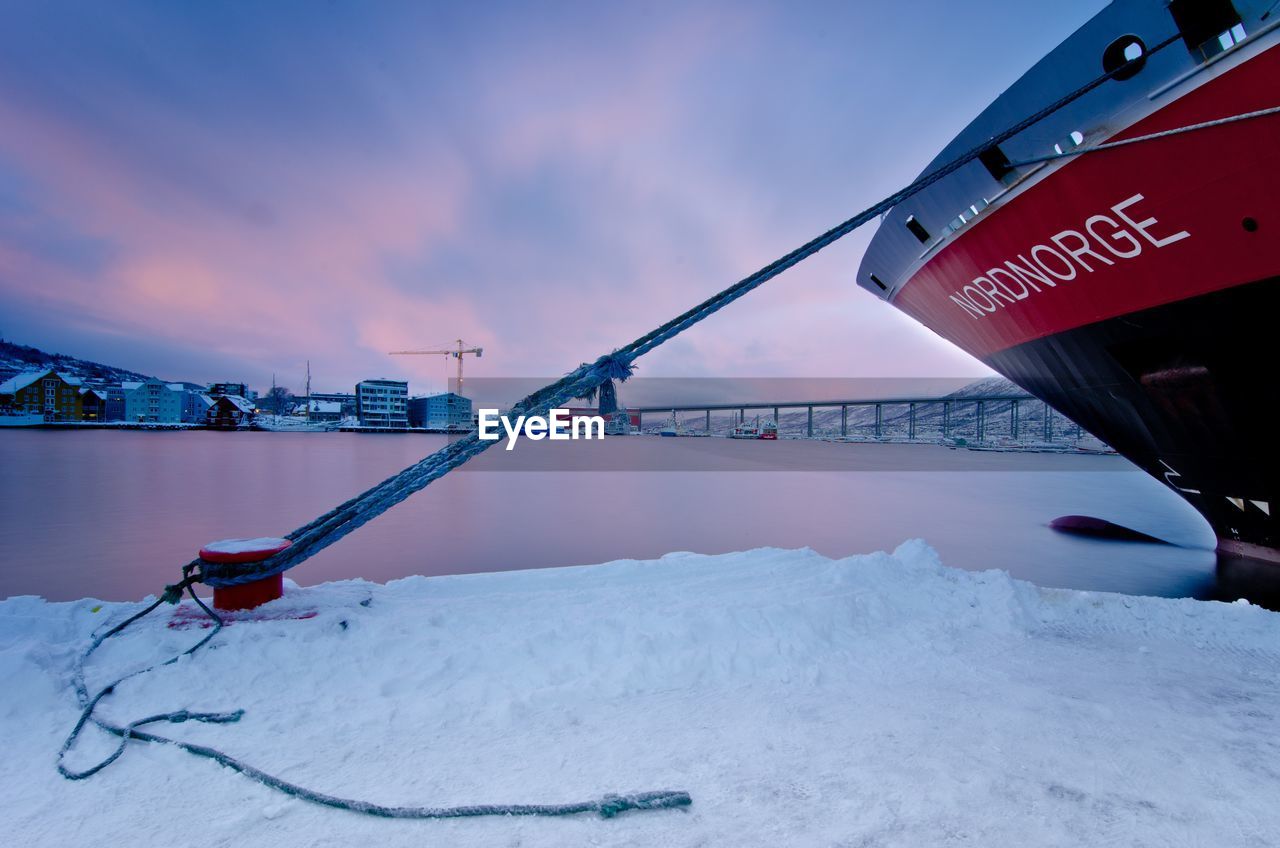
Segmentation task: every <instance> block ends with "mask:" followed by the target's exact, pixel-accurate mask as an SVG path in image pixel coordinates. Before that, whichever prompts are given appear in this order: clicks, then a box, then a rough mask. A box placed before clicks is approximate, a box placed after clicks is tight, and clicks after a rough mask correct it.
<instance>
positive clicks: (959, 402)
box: [627, 394, 1080, 442]
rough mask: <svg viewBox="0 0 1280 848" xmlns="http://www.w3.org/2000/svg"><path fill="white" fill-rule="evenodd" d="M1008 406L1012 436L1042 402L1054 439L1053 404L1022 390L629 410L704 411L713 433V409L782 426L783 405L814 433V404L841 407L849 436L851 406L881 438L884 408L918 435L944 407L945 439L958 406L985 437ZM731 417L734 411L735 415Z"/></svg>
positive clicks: (1046, 428)
mask: <svg viewBox="0 0 1280 848" xmlns="http://www.w3.org/2000/svg"><path fill="white" fill-rule="evenodd" d="M1006 404H1007V405H1008V410H1007V413H1006V411H1005V410H1001V411H1000V413H999V414H1001V415H1004V414H1007V415H1008V417H1009V435H1010V436H1011V438H1014V439H1016V438H1018V436H1019V432H1020V431H1022V432H1025V428H1024V427H1023V426H1022V418H1023V416H1022V408H1023V407H1024V406H1025V405H1029V404H1039V406H1040V407H1041V410H1042V416H1041V417H1042V418H1043V422H1042V428H1043V437H1044V440H1045V441H1046V442H1047V441H1052V439H1053V433H1054V415H1055V414H1058V413H1055V412H1054V409H1053V407H1051V406H1049V404H1047V403H1045V402H1044V401H1042V400H1040V399H1039V398H1037V397H1035V396H1034V395H1029V394H1020V395H982V396H975V397H958V396H946V397H893V398H870V399H868V398H858V399H851V400H821V401H813V400H804V401H752V402H750V403H695V404H673V405H661V406H629V407H627V408H628V410H629V411H630V412H632V413H636V414H638V415H639V418H640V426H641V428H642V429H643V427H644V416H645V415H646V414H648V415H653V414H655V413H658V414H662V415H664V416H670V415H672V414H673V413H675V414H677V415H679V414H680V413H682V412H683V413H702V414H704V415H705V416H706V431H707V432H708V433H710V432H712V428H711V414H712V413H713V412H729V413H737V415H736V421H735V423H742V422H743V421H745V420H746V417H747V412H748V411H753V412H760V411H765V412H767V411H770V410H772V412H773V420H774V421H776V422H778V424H779V426H781V422H782V419H781V417H780V416H781V412H782V410H794V409H803V410H806V411H807V412H808V418H807V425H806V429H805V435H806V436H809V437H812V436H813V434H814V427H813V412H814V410H815V409H837V408H838V409H839V410H840V436H841V437H848V435H849V410H850V409H866V408H869V407H870V408H874V409H875V422H874V433H875V437H876V438H877V439H879V438H882V437H883V436H884V432H885V416H884V413H885V407H892V408H902V407H905V408H906V418H907V438H908V439H914V438H916V431H917V424H918V418H919V414H920V413H923V412H924V411H925V410H931V411H936V408H937V407H941V419H942V420H941V429H942V438H944V439H945V438H948V437H950V436H951V435H952V431H953V429H954V427H955V424H956V418H957V410H959V409H960V408H968V407H972V408H973V418H974V427H975V430H976V438H977V441H982V440H983V439H984V438H986V436H987V434H988V428H989V426H990V424H991V423H992V413H991V407H993V406H1004V405H1006ZM1058 415H1059V417H1060V418H1062V421H1064V422H1066V424H1067V425H1068V426H1070V427H1072V428H1074V429H1075V431H1076V433H1077V435H1079V432H1080V428H1079V426H1078V425H1076V424H1075V423H1074V422H1071V421H1070V420H1069V419H1066V418H1064V417H1062V416H1061V415H1060V414H1058ZM731 417H732V416H731Z"/></svg>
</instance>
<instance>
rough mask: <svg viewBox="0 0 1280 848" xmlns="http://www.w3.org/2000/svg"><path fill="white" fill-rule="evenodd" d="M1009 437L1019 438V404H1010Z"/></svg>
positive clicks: (1015, 402)
mask: <svg viewBox="0 0 1280 848" xmlns="http://www.w3.org/2000/svg"><path fill="white" fill-rule="evenodd" d="M1009 437H1010V438H1013V439H1016V438H1018V402H1017V401H1016V400H1015V401H1011V402H1010V403H1009Z"/></svg>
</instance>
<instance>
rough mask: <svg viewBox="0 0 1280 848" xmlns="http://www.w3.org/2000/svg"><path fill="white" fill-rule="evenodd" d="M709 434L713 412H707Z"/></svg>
mask: <svg viewBox="0 0 1280 848" xmlns="http://www.w3.org/2000/svg"><path fill="white" fill-rule="evenodd" d="M707 432H708V433H710V432H711V410H709V409H708V410H707Z"/></svg>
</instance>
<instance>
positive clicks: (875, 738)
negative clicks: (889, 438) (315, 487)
mask: <svg viewBox="0 0 1280 848" xmlns="http://www.w3.org/2000/svg"><path fill="white" fill-rule="evenodd" d="M366 601H367V603H362V602H366ZM133 608H134V607H133V606H132V605H126V604H105V605H104V604H99V603H97V602H94V601H89V600H86V601H79V602H74V603H57V604H55V603H48V602H45V601H43V600H41V599H39V598H33V597H19V598H11V599H9V600H7V601H4V602H0V686H2V687H3V691H4V692H5V697H4V699H3V700H2V701H0V731H2V732H3V738H4V739H5V740H6V742H7V747H8V751H7V755H6V756H5V757H4V759H3V763H4V765H3V768H2V769H0V797H3V798H4V799H5V800H4V802H3V805H4V814H3V815H2V816H0V837H5V840H4V841H5V842H6V843H14V844H25V845H67V844H89V843H96V844H121V845H123V844H143V845H173V846H179V845H192V846H195V845H201V846H206V845H232V844H234V845H237V846H241V845H335V846H336V845H342V846H349V845H352V844H360V843H364V844H379V845H383V844H385V845H415V846H416V845H423V844H438V845H521V846H539V845H547V846H552V845H554V846H563V845H586V844H601V845H735V846H742V845H903V846H918V845H933V844H942V843H947V842H966V843H968V844H973V845H1080V844H1101V843H1114V842H1123V843H1125V844H1143V845H1146V844H1149V845H1161V846H1163V845H1168V844H1183V843H1193V842H1197V841H1198V842H1201V843H1204V844H1214V845H1250V844H1264V843H1266V842H1267V841H1268V840H1269V839H1270V838H1271V837H1273V836H1274V834H1276V833H1280V807H1277V805H1276V804H1275V803H1274V799H1275V797H1277V795H1278V794H1280V765H1277V763H1278V762H1280V750H1278V748H1280V741H1278V740H1280V734H1277V732H1276V730H1277V720H1276V713H1277V707H1278V705H1280V684H1277V676H1276V672H1277V671H1278V670H1280V616H1278V615H1276V614H1273V613H1269V612H1266V611H1264V610H1262V609H1260V608H1257V607H1252V606H1249V605H1248V604H1245V603H1243V602H1241V603H1237V604H1220V603H1206V602H1197V601H1190V600H1185V601H1171V600H1163V599H1154V598H1137V597H1128V596H1120V595H1105V594H1093V593H1084V592H1072V591H1064V590H1042V589H1038V588H1036V587H1035V586H1033V585H1031V584H1028V583H1024V582H1020V581H1015V580H1012V579H1010V578H1009V577H1008V576H1007V575H1006V574H1005V573H1003V572H995V571H989V572H983V573H971V572H964V571H957V570H952V569H947V568H944V567H942V566H941V564H940V563H939V562H938V559H937V556H936V554H934V552H933V551H932V550H931V549H930V548H929V547H928V546H926V545H925V544H923V543H922V542H918V541H913V542H908V543H906V544H904V545H902V546H901V547H899V548H898V550H896V551H895V552H894V553H893V554H886V553H878V554H872V555H868V556H857V557H849V558H846V559H840V560H832V559H828V558H825V557H822V556H820V555H818V554H816V553H814V552H812V551H808V550H799V551H783V550H771V549H764V550H755V551H750V552H746V553H740V554H730V555H722V556H700V555H694V554H687V553H680V554H670V555H668V556H666V557H663V558H662V559H660V560H656V561H649V562H636V561H619V562H613V563H609V564H606V565H599V566H589V567H581V568H561V569H546V570H535V571H516V572H508V573H501V574H476V575H467V576H459V577H436V578H429V579H428V578H410V579H406V580H400V581H396V582H394V583H391V584H388V585H385V586H382V585H377V584H373V583H366V582H362V581H347V582H341V583H331V584H326V585H322V586H318V587H314V588H308V589H298V588H296V587H294V588H291V589H290V591H289V592H288V593H287V594H286V596H285V597H284V598H283V599H281V600H280V601H277V602H275V603H274V604H272V605H270V608H271V610H272V612H273V614H280V613H284V612H287V611H289V610H291V609H293V610H315V611H316V613H317V614H316V615H315V616H314V617H311V618H307V619H299V620H291V619H276V620H265V621H256V622H239V623H235V624H233V625H232V626H230V627H228V628H226V629H225V630H223V632H222V633H221V634H219V636H218V637H217V638H216V640H215V642H214V643H212V644H211V646H210V647H209V648H207V649H205V650H204V651H202V652H201V653H200V654H197V655H196V656H195V657H193V658H190V659H188V660H184V661H182V662H179V663H177V664H175V665H172V666H168V667H165V668H162V669H159V670H157V671H155V672H153V673H150V674H147V675H144V676H143V677H140V678H137V679H135V680H131V681H129V682H128V683H126V684H124V685H123V686H122V687H121V688H120V690H119V691H118V692H117V693H115V694H114V695H112V696H110V697H109V698H108V699H107V700H105V701H104V702H103V705H102V707H101V708H100V709H101V711H102V713H103V714H104V715H106V716H109V717H111V718H113V719H115V720H120V721H127V720H130V719H134V718H138V717H140V716H143V715H148V714H151V713H155V712H160V711H167V710H176V709H180V708H190V709H192V710H229V709H234V708H237V707H243V708H244V709H245V710H246V711H247V712H246V716H245V718H244V719H243V720H242V721H241V722H240V723H239V724H235V725H229V726H188V725H175V726H172V727H168V728H165V729H164V731H163V732H165V733H169V734H171V735H174V736H178V737H180V738H183V739H190V740H193V741H198V742H201V743H203V744H208V745H213V746H216V747H219V748H222V749H224V750H227V751H228V752H230V753H232V754H233V755H235V756H237V757H240V758H243V759H245V760H248V761H249V762H251V763H253V764H255V765H257V766H258V767H260V768H263V769H265V770H267V771H269V772H274V773H277V774H279V775H281V776H282V777H284V778H286V779H288V780H291V781H294V782H297V783H301V784H303V785H306V786H309V787H311V788H314V789H318V790H321V791H325V792H330V793H333V794H337V795H344V796H348V797H359V798H365V799H368V800H371V801H377V802H380V803H399V804H439V805H452V804H468V803H505V802H527V803H533V802H548V803H551V802H558V801H564V800H573V799H577V798H585V797H595V796H598V795H600V794H601V793H604V792H615V791H628V790H634V789H643V788H647V787H654V786H662V787H678V788H682V789H687V790H688V791H689V792H690V793H691V794H692V796H693V806H692V807H691V808H689V809H688V810H686V811H672V812H650V813H642V814H630V815H627V816H623V817H620V818H617V819H612V820H602V819H599V818H594V817H590V816H586V817H578V818H572V819H511V818H500V819H479V820H464V821H427V822H421V821H407V822H406V821H387V820H381V819H370V818H363V817H360V816H357V815H354V814H351V813H345V812H341V811H336V810H330V809H325V808H319V807H314V806H310V805H307V804H304V803H301V802H298V801H293V800H288V799H286V798H285V797H283V796H280V795H278V794H276V793H273V792H272V791H270V790H268V789H266V788H265V787H263V786H261V785H259V784H257V783H254V782H253V781H250V780H248V779H246V778H244V777H242V776H240V775H237V774H234V773H232V772H230V771H228V770H226V769H222V768H220V767H218V766H216V765H214V764H212V763H209V762H206V761H201V760H198V759H196V758H192V757H190V756H188V755H185V754H183V753H182V752H181V751H178V750H175V749H172V748H166V747H163V746H148V745H143V744H133V745H131V746H130V749H129V750H128V751H127V753H126V754H125V755H124V757H123V758H122V759H121V760H120V761H119V762H117V763H116V764H115V765H114V766H112V767H111V768H110V769H108V770H107V771H105V772H103V773H101V774H100V775H98V776H96V777H94V778H93V779H91V780H88V781H85V782H81V783H70V782H67V781H64V780H62V779H61V778H60V777H59V776H58V775H57V773H56V772H55V770H54V765H53V764H54V755H55V753H56V751H57V749H58V746H59V744H60V743H61V740H62V737H63V736H64V735H65V733H66V732H67V730H68V729H69V727H70V725H71V724H72V723H73V722H74V720H75V717H76V714H77V709H76V705H75V698H74V695H73V693H72V691H71V689H70V685H69V681H70V677H71V668H72V663H73V661H74V658H75V656H76V654H77V653H78V652H79V650H80V649H81V648H82V647H83V646H84V643H85V641H86V639H87V638H88V636H89V634H90V633H91V632H92V631H93V630H94V629H95V628H98V627H101V626H102V625H104V624H105V623H109V622H114V621H117V620H119V619H120V618H121V617H123V616H124V615H126V614H127V613H128V612H129V611H131V610H132V609H133ZM171 614H172V613H170V612H169V611H165V613H164V614H163V615H158V616H154V617H153V618H152V619H148V620H145V621H144V622H143V623H142V624H140V625H139V626H137V627H136V629H133V630H130V631H128V632H127V633H126V634H125V635H124V636H122V637H120V638H119V639H116V640H112V642H109V643H108V644H107V645H106V646H104V648H103V649H102V650H101V651H100V652H99V654H98V655H97V656H95V658H94V662H93V664H92V665H91V667H90V673H89V684H90V687H91V688H93V686H94V685H95V684H101V683H102V682H103V681H105V680H107V679H110V678H113V677H115V676H119V675H120V674H121V673H123V672H125V671H128V670H129V669H131V668H135V667H142V666H145V665H149V664H151V663H152V662H154V661H155V660H157V659H160V658H162V657H164V656H167V655H169V654H171V653H173V652H175V651H176V650H178V649H180V648H182V647H185V646H186V645H187V644H189V643H190V642H191V641H193V640H194V639H195V638H198V633H197V632H195V631H189V630H182V629H174V628H170V627H168V626H166V619H168V617H169V616H170V615H171ZM113 643H114V644H113ZM90 741H91V742H92V744H86V746H85V748H84V750H81V751H78V752H77V758H83V760H84V761H85V762H86V763H87V762H89V761H91V759H92V758H94V756H95V755H96V754H98V753H100V752H101V751H105V750H109V748H110V746H111V742H110V740H106V739H98V740H96V741H92V740H90Z"/></svg>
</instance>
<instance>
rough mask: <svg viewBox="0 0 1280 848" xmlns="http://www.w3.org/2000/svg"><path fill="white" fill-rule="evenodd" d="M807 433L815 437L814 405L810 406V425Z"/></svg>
mask: <svg viewBox="0 0 1280 848" xmlns="http://www.w3.org/2000/svg"><path fill="white" fill-rule="evenodd" d="M806 435H808V436H809V437H810V438H812V437H813V407H812V406H811V407H809V426H808V429H807V431H806Z"/></svg>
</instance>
